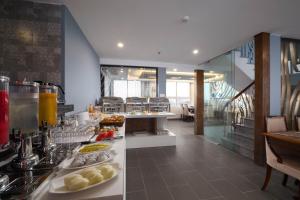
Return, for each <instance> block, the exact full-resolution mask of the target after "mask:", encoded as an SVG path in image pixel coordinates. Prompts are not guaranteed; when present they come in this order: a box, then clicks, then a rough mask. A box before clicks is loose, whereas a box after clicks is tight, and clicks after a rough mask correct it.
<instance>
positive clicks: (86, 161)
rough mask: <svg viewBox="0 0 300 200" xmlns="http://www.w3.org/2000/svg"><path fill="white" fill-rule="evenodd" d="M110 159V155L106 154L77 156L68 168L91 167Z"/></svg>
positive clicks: (96, 153) (97, 153)
mask: <svg viewBox="0 0 300 200" xmlns="http://www.w3.org/2000/svg"><path fill="white" fill-rule="evenodd" d="M110 157H111V154H110V153H106V152H102V151H101V152H95V153H93V154H77V155H76V156H75V157H74V159H73V161H72V162H71V164H70V165H69V167H68V168H79V167H82V166H85V165H92V164H95V163H100V162H104V161H106V160H109V159H110Z"/></svg>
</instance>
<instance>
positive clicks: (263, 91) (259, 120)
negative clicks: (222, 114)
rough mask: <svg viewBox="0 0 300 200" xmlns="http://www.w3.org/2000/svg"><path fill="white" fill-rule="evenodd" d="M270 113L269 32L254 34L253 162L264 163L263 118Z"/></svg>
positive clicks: (264, 125)
mask: <svg viewBox="0 0 300 200" xmlns="http://www.w3.org/2000/svg"><path fill="white" fill-rule="evenodd" d="M269 113H270V34H269V33H260V34H258V35H256V36H255V135H254V162H255V163H256V164H259V165H264V164H265V142H264V137H263V136H262V135H261V133H262V132H264V131H265V127H266V124H265V123H266V122H265V118H266V116H268V115H269Z"/></svg>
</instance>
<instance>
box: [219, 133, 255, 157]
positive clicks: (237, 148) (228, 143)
mask: <svg viewBox="0 0 300 200" xmlns="http://www.w3.org/2000/svg"><path fill="white" fill-rule="evenodd" d="M221 141H222V143H221V144H222V145H223V146H224V147H225V148H227V149H229V150H232V151H234V152H236V153H238V154H240V155H242V156H245V157H247V158H250V159H252V160H253V159H254V155H253V154H254V153H253V152H254V150H253V148H252V149H251V148H249V147H247V146H245V145H243V144H242V143H240V142H237V141H235V140H232V139H229V138H226V137H223V138H222V139H221Z"/></svg>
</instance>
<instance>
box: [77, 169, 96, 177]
mask: <svg viewBox="0 0 300 200" xmlns="http://www.w3.org/2000/svg"><path fill="white" fill-rule="evenodd" d="M97 172H98V170H97V169H96V168H94V167H90V168H86V169H84V170H82V171H81V172H80V174H81V176H83V177H85V178H86V177H87V176H89V174H94V173H97Z"/></svg>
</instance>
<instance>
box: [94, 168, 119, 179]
mask: <svg viewBox="0 0 300 200" xmlns="http://www.w3.org/2000/svg"><path fill="white" fill-rule="evenodd" d="M97 169H98V170H99V171H100V172H101V174H102V176H103V177H104V179H109V178H111V177H112V176H113V175H114V173H115V169H114V168H113V167H112V166H111V165H102V166H100V167H98V168H97Z"/></svg>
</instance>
